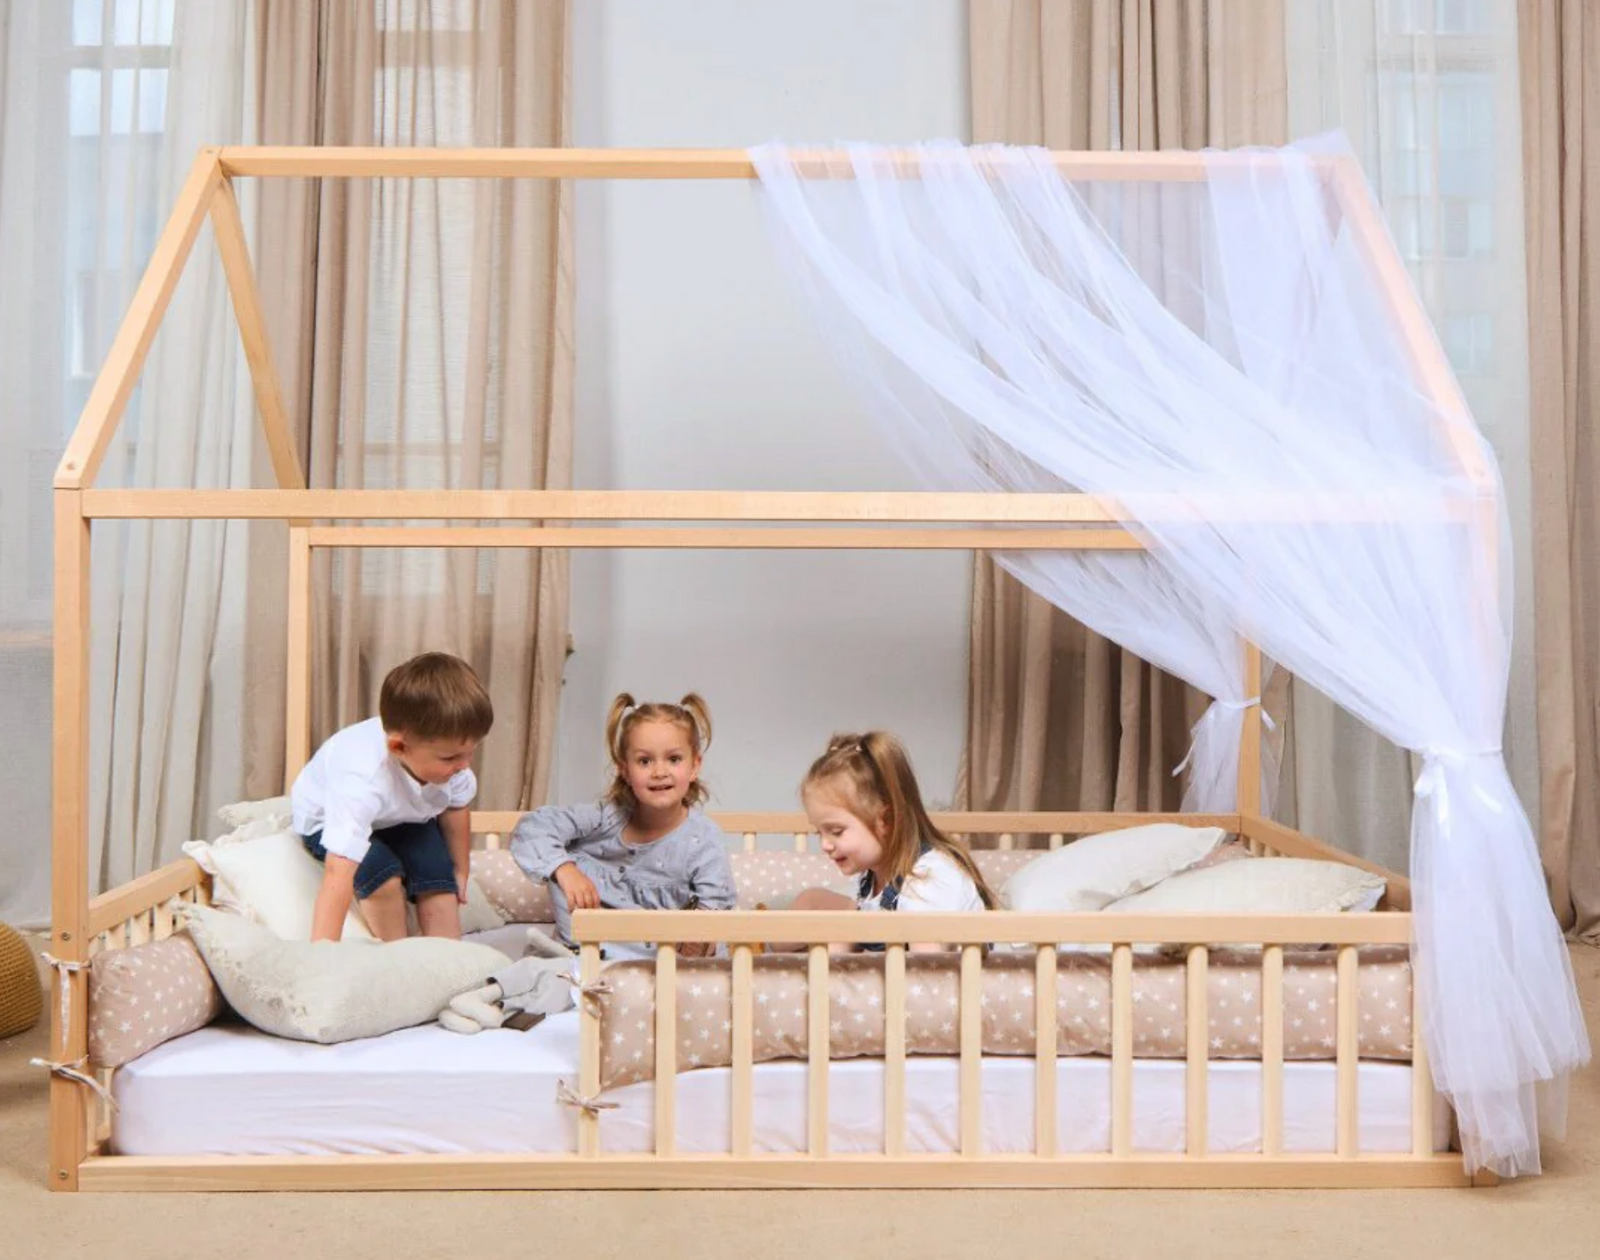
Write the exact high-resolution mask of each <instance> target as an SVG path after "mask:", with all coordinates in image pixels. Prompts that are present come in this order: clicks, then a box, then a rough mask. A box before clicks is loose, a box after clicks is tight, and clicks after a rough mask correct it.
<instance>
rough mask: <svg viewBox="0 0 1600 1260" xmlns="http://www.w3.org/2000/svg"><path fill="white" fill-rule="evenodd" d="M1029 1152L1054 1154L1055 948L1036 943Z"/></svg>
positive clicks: (1056, 1042)
mask: <svg viewBox="0 0 1600 1260" xmlns="http://www.w3.org/2000/svg"><path fill="white" fill-rule="evenodd" d="M1033 1032H1034V1040H1033V1063H1034V1071H1035V1079H1034V1086H1033V1153H1034V1154H1035V1155H1038V1156H1040V1157H1041V1158H1048V1157H1049V1156H1051V1155H1054V1154H1055V1153H1056V1051H1057V1048H1058V1045H1059V1042H1058V1040H1057V1037H1056V947H1055V946H1054V945H1041V946H1039V950H1038V953H1037V954H1035V955H1034V960H1033Z"/></svg>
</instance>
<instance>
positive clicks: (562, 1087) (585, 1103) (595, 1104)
mask: <svg viewBox="0 0 1600 1260" xmlns="http://www.w3.org/2000/svg"><path fill="white" fill-rule="evenodd" d="M556 1101H557V1102H558V1103H564V1104H565V1105H566V1106H568V1107H576V1108H577V1109H578V1110H579V1111H582V1112H584V1113H586V1114H588V1115H591V1116H598V1115H599V1114H600V1113H601V1112H602V1111H614V1110H615V1109H616V1108H618V1107H620V1106H621V1105H622V1104H621V1103H614V1102H605V1101H604V1100H602V1099H601V1098H600V1096H599V1095H598V1094H596V1095H594V1096H592V1097H589V1098H585V1097H584V1096H583V1095H582V1094H579V1093H576V1092H575V1091H574V1090H573V1089H572V1087H571V1086H570V1085H568V1084H567V1083H566V1082H565V1081H557V1082H556Z"/></svg>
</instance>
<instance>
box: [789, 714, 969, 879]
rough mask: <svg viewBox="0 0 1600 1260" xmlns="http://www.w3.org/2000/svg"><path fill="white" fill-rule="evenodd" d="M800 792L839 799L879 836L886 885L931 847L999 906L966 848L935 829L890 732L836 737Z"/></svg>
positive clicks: (914, 778) (907, 872)
mask: <svg viewBox="0 0 1600 1260" xmlns="http://www.w3.org/2000/svg"><path fill="white" fill-rule="evenodd" d="M800 790H801V792H807V791H811V790H816V791H819V792H827V793H830V794H837V799H838V801H839V803H840V804H841V805H843V806H844V807H845V808H846V809H848V810H849V811H850V812H851V813H852V814H854V815H855V816H856V817H857V818H859V819H860V820H861V821H862V822H864V823H866V824H867V825H868V826H869V827H872V828H873V829H874V830H875V831H876V832H877V833H878V834H879V835H880V837H881V838H882V841H883V852H884V865H883V877H884V883H885V885H886V886H887V885H888V884H893V883H896V882H901V883H903V882H904V881H905V879H906V878H907V877H908V876H909V875H910V874H911V868H912V867H913V866H915V865H916V864H917V859H918V858H919V857H921V856H922V850H923V848H924V847H926V848H929V849H934V850H936V851H937V852H940V853H943V854H944V855H945V856H946V857H948V858H949V859H950V860H951V861H952V862H954V863H955V864H956V865H957V866H959V867H960V868H961V869H962V870H963V871H965V872H966V873H967V875H968V877H969V878H970V879H971V880H972V882H973V884H975V885H976V886H977V889H978V896H980V897H981V898H983V904H984V905H985V906H986V907H987V908H988V909H990V910H993V909H995V908H996V907H997V906H998V905H999V904H1000V899H999V898H998V897H996V896H995V894H994V890H993V889H991V888H990V887H989V883H988V881H987V880H985V879H984V877H983V872H981V871H980V870H979V869H978V867H977V864H976V863H975V862H973V860H972V854H971V853H969V852H968V851H967V846H966V845H964V844H962V843H961V842H960V841H959V840H956V839H953V838H952V837H950V836H947V835H945V833H944V832H942V831H940V830H939V829H938V828H937V827H935V826H934V825H933V819H931V818H929V817H928V811H927V809H926V808H925V807H924V806H923V804H922V792H921V790H920V789H919V788H918V787H917V776H916V775H915V774H913V773H912V770H911V759H910V758H909V757H907V756H906V750H905V749H904V748H903V747H902V746H901V744H900V741H899V740H897V739H896V738H895V737H894V736H893V735H890V734H888V733H887V732H885V731H868V732H867V733H866V734H865V735H835V736H834V737H833V738H832V739H831V740H829V741H828V751H827V752H825V753H823V754H822V756H820V757H818V758H817V759H816V760H815V761H814V762H812V763H811V769H810V770H808V771H806V777H805V782H804V783H802V784H801V785H800ZM880 891H881V890H880Z"/></svg>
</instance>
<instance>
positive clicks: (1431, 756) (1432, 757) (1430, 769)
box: [1412, 748, 1501, 831]
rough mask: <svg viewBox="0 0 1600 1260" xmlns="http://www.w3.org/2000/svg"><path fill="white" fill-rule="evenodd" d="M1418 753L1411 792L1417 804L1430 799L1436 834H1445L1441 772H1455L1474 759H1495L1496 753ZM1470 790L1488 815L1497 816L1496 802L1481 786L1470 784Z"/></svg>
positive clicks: (1447, 812) (1486, 750) (1446, 801)
mask: <svg viewBox="0 0 1600 1260" xmlns="http://www.w3.org/2000/svg"><path fill="white" fill-rule="evenodd" d="M1418 751H1419V752H1420V753H1421V754H1422V773H1421V774H1419V775H1418V776H1417V781H1416V783H1415V784H1414V785H1413V786H1412V791H1413V792H1415V793H1416V796H1417V799H1418V800H1419V801H1425V800H1429V799H1432V801H1433V803H1434V810H1435V811H1436V812H1437V813H1438V815H1439V830H1440V831H1445V830H1448V828H1449V826H1450V792H1449V789H1448V788H1447V787H1446V779H1445V773H1444V772H1445V768H1446V767H1447V766H1451V767H1456V768H1459V767H1461V766H1464V765H1466V764H1467V762H1468V761H1470V760H1472V759H1473V758H1475V757H1498V756H1500V749H1498V748H1482V749H1476V750H1471V749H1460V748H1421V749H1418ZM1472 790H1473V792H1474V793H1475V794H1476V795H1477V797H1478V799H1479V800H1480V801H1482V802H1483V803H1484V805H1485V806H1486V807H1487V808H1488V810H1489V811H1490V812H1491V813H1495V814H1498V813H1500V812H1501V809H1500V802H1499V801H1497V800H1495V799H1494V797H1492V796H1490V795H1489V793H1488V792H1487V791H1486V790H1485V789H1484V786H1483V784H1481V783H1474V784H1473V785H1472Z"/></svg>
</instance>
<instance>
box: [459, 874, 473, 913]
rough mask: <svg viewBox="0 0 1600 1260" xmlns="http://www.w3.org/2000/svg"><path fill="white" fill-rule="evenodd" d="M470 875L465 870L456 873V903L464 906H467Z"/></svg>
mask: <svg viewBox="0 0 1600 1260" xmlns="http://www.w3.org/2000/svg"><path fill="white" fill-rule="evenodd" d="M470 874H471V873H470V872H469V871H465V870H457V871H456V902H457V903H458V904H460V905H463V906H464V905H466V904H467V879H468V878H469V876H470Z"/></svg>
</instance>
